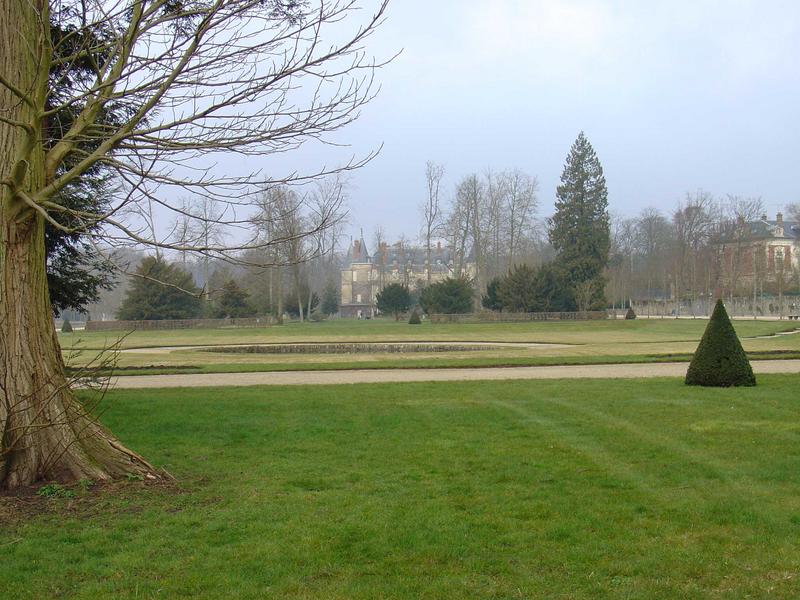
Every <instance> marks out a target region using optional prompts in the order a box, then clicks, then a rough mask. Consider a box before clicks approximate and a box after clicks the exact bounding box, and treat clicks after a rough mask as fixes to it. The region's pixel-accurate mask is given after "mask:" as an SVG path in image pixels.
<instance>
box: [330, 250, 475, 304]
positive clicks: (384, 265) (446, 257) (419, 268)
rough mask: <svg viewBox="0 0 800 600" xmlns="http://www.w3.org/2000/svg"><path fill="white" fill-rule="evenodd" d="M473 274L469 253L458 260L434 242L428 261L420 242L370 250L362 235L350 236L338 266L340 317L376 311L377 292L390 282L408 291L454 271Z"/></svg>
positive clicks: (416, 289)
mask: <svg viewBox="0 0 800 600" xmlns="http://www.w3.org/2000/svg"><path fill="white" fill-rule="evenodd" d="M459 274H460V275H461V276H465V277H473V276H474V275H475V264H474V262H472V261H471V259H470V257H467V258H466V259H463V260H459V257H456V256H454V253H453V252H451V251H450V250H449V249H448V248H446V247H444V246H442V244H441V242H437V244H436V245H435V246H433V247H432V248H431V255H430V261H429V260H428V256H427V251H426V249H425V248H424V247H421V246H410V245H408V244H404V243H402V242H397V243H395V244H387V243H383V244H381V245H380V246H379V247H378V248H376V249H375V253H374V254H370V252H369V251H368V249H367V245H366V243H365V242H364V238H363V237H362V238H360V239H357V240H353V243H352V245H351V247H350V250H349V251H348V253H347V257H346V260H345V265H344V268H343V269H342V278H341V282H342V287H341V294H342V297H341V304H340V309H339V313H340V314H341V316H342V317H349V318H357V319H359V318H360V319H365V318H372V317H374V316H375V315H376V313H377V309H376V307H375V303H376V301H377V296H378V292H380V291H381V290H382V289H383V288H384V287H385V286H387V285H389V284H390V283H400V284H403V285H405V286H406V287H408V288H409V289H410V290H412V291H420V290H421V289H422V288H424V287H425V286H426V285H428V284H429V283H436V282H438V281H442V280H444V279H447V278H448V277H456V276H457V275H459Z"/></svg>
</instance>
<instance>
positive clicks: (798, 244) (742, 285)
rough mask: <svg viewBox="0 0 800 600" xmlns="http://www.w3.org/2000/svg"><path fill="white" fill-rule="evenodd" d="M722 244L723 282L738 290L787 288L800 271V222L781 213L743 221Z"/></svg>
mask: <svg viewBox="0 0 800 600" xmlns="http://www.w3.org/2000/svg"><path fill="white" fill-rule="evenodd" d="M720 246H721V248H720V250H721V262H722V265H721V266H722V280H723V284H724V285H725V286H726V287H727V288H728V291H729V292H730V291H732V292H734V294H742V293H745V292H747V291H748V290H751V289H752V288H754V287H764V288H768V289H769V291H770V292H772V293H780V292H783V291H786V290H787V289H788V288H789V287H790V286H791V284H792V282H793V280H794V279H795V278H796V277H797V273H798V271H800V223H797V222H793V221H784V219H783V215H782V214H781V213H778V214H777V215H776V216H775V219H774V220H771V219H769V218H767V215H762V217H761V219H759V220H757V221H751V222H747V223H745V222H739V223H738V224H737V225H736V226H735V227H734V228H733V229H732V231H730V232H728V233H727V234H726V235H724V236H723V237H722V239H721V241H720Z"/></svg>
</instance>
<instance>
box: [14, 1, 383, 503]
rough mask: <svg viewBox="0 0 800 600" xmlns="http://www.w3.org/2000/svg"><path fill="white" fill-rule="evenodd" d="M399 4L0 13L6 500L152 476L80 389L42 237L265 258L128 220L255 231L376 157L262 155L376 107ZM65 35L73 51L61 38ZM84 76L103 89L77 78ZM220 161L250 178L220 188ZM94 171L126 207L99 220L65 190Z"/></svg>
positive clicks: (24, 7) (70, 7)
mask: <svg viewBox="0 0 800 600" xmlns="http://www.w3.org/2000/svg"><path fill="white" fill-rule="evenodd" d="M386 6H387V2H386V1H385V0H378V1H377V6H376V9H375V11H374V13H372V15H371V16H370V15H369V14H364V12H363V11H361V10H359V9H360V8H361V6H360V4H359V3H358V2H356V0H319V1H318V2H315V3H313V4H310V3H304V2H282V1H279V0H213V1H208V2H205V1H193V0H189V1H186V2H171V1H167V0H124V1H120V2H103V1H101V0H81V1H80V2H79V1H77V0H63V1H60V2H52V3H48V2H47V0H4V1H3V2H2V3H0V369H2V375H0V439H2V446H1V447H0V487H5V488H15V487H19V486H23V485H28V484H31V483H33V482H35V481H37V480H40V479H43V478H48V479H49V478H52V479H61V480H75V479H80V478H89V479H93V480H105V479H108V478H110V477H114V476H119V475H122V474H125V473H131V472H136V473H139V474H142V475H144V476H147V477H154V476H156V475H155V472H154V470H153V468H152V467H151V466H150V465H149V464H148V463H147V462H146V461H145V460H144V459H142V458H141V457H140V456H138V455H137V454H135V453H134V452H132V451H130V450H128V449H127V448H125V447H124V446H123V445H122V444H120V443H119V442H118V441H117V440H116V439H115V438H114V437H113V436H112V435H111V434H110V433H109V432H108V431H106V430H105V429H103V428H102V427H101V426H100V425H99V424H98V423H97V422H96V420H95V419H94V418H93V417H92V415H90V414H89V413H88V412H87V411H86V410H85V408H84V407H83V406H82V405H81V404H80V403H79V402H77V401H76V400H75V398H74V395H73V394H72V392H71V391H70V389H69V385H68V382H67V380H66V378H65V376H64V372H63V363H62V358H61V354H60V350H59V346H58V340H57V338H56V334H55V332H54V328H53V325H52V319H51V315H50V303H49V299H48V292H47V282H46V278H45V271H44V224H45V223H48V224H49V225H50V226H52V227H54V228H56V229H57V230H61V231H76V230H77V231H81V230H89V231H91V227H92V226H94V225H97V224H102V227H101V229H100V230H96V231H95V232H94V233H92V234H91V235H94V236H102V239H103V240H105V242H106V243H108V244H110V245H118V244H122V243H129V242H130V241H133V242H136V243H139V244H147V245H150V246H151V247H155V248H158V249H159V250H167V249H171V250H174V251H194V252H199V253H202V254H203V255H207V256H210V257H219V258H225V259H230V260H238V257H240V256H241V252H242V251H243V250H245V249H247V248H252V247H257V246H259V245H261V246H269V245H270V244H272V240H270V239H265V238H263V237H255V236H254V237H250V238H247V239H241V238H239V239H240V241H239V242H237V243H232V244H229V245H222V244H213V243H209V244H207V245H204V244H202V243H198V244H191V245H190V246H188V247H187V246H185V245H182V244H178V243H175V242H174V241H171V240H164V239H163V238H162V237H160V236H159V235H157V234H156V235H154V234H153V232H149V233H148V229H147V228H146V227H143V226H142V224H141V221H137V220H136V219H133V218H131V217H129V215H131V214H134V213H135V212H136V211H132V210H130V209H131V208H132V207H139V208H140V209H141V208H142V207H148V208H147V210H145V211H144V213H145V214H152V215H157V218H158V219H159V220H161V221H162V222H165V223H168V222H171V220H172V215H173V214H174V213H175V202H174V200H173V199H175V198H178V197H179V196H180V194H181V193H188V194H189V195H193V196H201V197H206V198H209V199H211V200H212V201H213V202H215V203H216V204H217V205H218V206H224V209H223V210H222V212H224V213H225V214H226V215H227V217H226V223H225V224H226V226H227V227H230V228H232V229H234V230H236V229H238V230H242V228H244V227H245V226H246V225H247V224H248V223H250V219H251V217H252V208H251V207H252V205H253V202H254V199H255V198H257V197H258V194H259V191H260V190H263V189H268V188H273V187H275V186H276V185H279V184H283V183H289V182H298V181H302V180H304V179H308V178H310V177H313V176H318V175H321V174H324V173H325V172H330V171H339V170H347V169H352V168H356V167H358V166H360V165H361V164H363V162H364V160H366V159H368V158H369V157H366V158H365V159H363V160H357V159H351V160H350V162H348V163H346V164H345V165H343V166H340V167H336V168H332V169H325V168H322V169H318V170H317V172H315V173H306V174H303V173H297V172H295V173H289V174H287V175H282V176H271V177H268V176H266V175H264V174H263V172H262V171H261V169H263V168H264V167H265V165H264V164H263V162H261V159H262V158H263V157H264V156H265V155H269V154H274V153H281V152H286V151H291V150H294V149H297V148H298V147H300V145H301V144H303V143H304V142H306V141H308V140H313V139H321V138H323V137H324V136H325V134H326V133H328V132H331V131H335V130H338V129H340V128H342V127H344V126H346V125H347V124H349V123H350V122H352V121H353V120H354V119H355V118H356V117H357V116H358V114H359V110H360V109H361V108H362V107H363V106H364V104H365V103H366V102H368V101H369V100H370V99H371V98H372V97H373V95H374V88H373V86H372V82H373V77H374V72H375V69H376V67H377V66H378V65H377V64H376V62H375V61H374V60H371V59H370V58H369V57H368V56H367V55H366V54H365V51H364V44H365V42H366V41H367V39H368V38H369V36H370V35H371V33H372V32H373V31H374V30H375V29H376V27H377V26H378V25H379V24H380V22H381V20H382V19H383V17H384V13H385V10H386ZM361 15H363V16H361ZM354 21H355V22H354ZM52 23H57V24H58V25H59V30H60V31H63V32H65V33H64V35H60V36H53V29H52V27H51V24H52ZM77 64H82V65H89V66H90V68H89V71H90V73H91V74H90V76H88V77H82V78H77V79H70V78H69V75H70V73H71V72H72V71H71V70H70V66H71V65H77ZM54 67H58V68H54ZM52 73H56V76H52V75H51V74H52ZM112 103H113V104H115V105H117V106H122V107H124V108H125V110H124V111H122V113H121V114H122V115H123V116H122V117H121V118H120V119H119V122H113V123H110V122H108V121H107V120H105V115H106V114H107V110H106V109H107V108H108V107H109V106H110V105H111V104H112ZM65 110H66V111H69V112H70V114H71V115H73V117H74V118H73V119H72V124H71V126H70V127H69V128H68V129H67V130H66V131H64V132H62V133H61V134H60V135H59V137H58V139H55V140H50V141H49V142H48V144H45V143H44V142H45V140H44V137H45V136H44V130H45V126H46V124H47V123H48V120H49V119H53V118H54V116H55V115H57V114H59V113H60V112H61V111H65ZM223 153H235V154H236V155H237V156H239V157H241V158H243V159H246V160H242V161H239V165H242V167H244V166H246V167H247V169H244V168H239V169H238V170H237V169H235V168H232V169H231V170H230V171H229V172H227V173H222V172H220V168H219V167H218V166H217V165H218V163H219V161H220V160H221V158H222V156H223ZM247 163H249V164H247ZM96 165H103V167H104V168H105V169H106V170H107V171H108V172H109V173H111V174H113V175H114V177H115V178H116V179H117V183H118V192H117V194H116V198H115V201H114V202H113V203H112V205H111V206H110V207H109V208H108V209H107V210H104V211H103V212H102V213H100V212H92V211H85V210H77V209H74V208H70V207H69V206H68V205H67V204H66V203H64V202H63V201H62V198H61V193H62V191H63V190H65V189H66V188H67V186H69V184H70V183H71V182H74V181H76V180H77V179H78V178H80V177H81V176H82V175H84V174H86V173H87V171H89V170H90V169H92V168H93V167H94V166H96ZM251 165H252V166H251ZM149 207H152V210H150V208H149ZM139 212H142V210H140V211H139ZM326 225H327V224H324V225H323V226H326ZM316 226H319V224H317V225H316ZM151 229H152V228H151ZM304 233H308V232H304ZM285 241H288V240H285Z"/></svg>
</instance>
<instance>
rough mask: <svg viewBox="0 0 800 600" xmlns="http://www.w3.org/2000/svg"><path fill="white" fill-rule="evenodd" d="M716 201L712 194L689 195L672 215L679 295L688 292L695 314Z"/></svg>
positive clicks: (676, 280) (676, 285)
mask: <svg viewBox="0 0 800 600" xmlns="http://www.w3.org/2000/svg"><path fill="white" fill-rule="evenodd" d="M713 202H714V199H713V197H712V196H711V194H709V193H707V192H704V191H702V190H701V191H698V192H697V193H696V194H694V195H692V194H687V195H686V200H685V201H684V202H682V203H680V204H679V205H678V207H677V209H676V210H675V212H674V213H673V216H672V223H673V227H674V231H675V244H676V246H675V251H676V252H675V262H674V268H675V287H676V295H677V297H678V298H680V297H681V295H682V294H683V293H684V292H688V294H689V296H690V298H691V300H692V310H693V311H694V306H695V303H696V300H697V296H698V293H699V291H700V281H701V272H700V271H701V265H702V264H703V257H702V251H703V250H704V249H706V248H707V245H708V241H709V239H710V238H711V235H712V233H713V225H714V219H713V217H712V215H711V210H712V208H713ZM706 287H708V282H707V285H706ZM706 292H708V289H706Z"/></svg>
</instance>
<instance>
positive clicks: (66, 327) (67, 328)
mask: <svg viewBox="0 0 800 600" xmlns="http://www.w3.org/2000/svg"><path fill="white" fill-rule="evenodd" d="M61 333H72V323H70V322H69V319H64V322H63V323H62V324H61Z"/></svg>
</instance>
